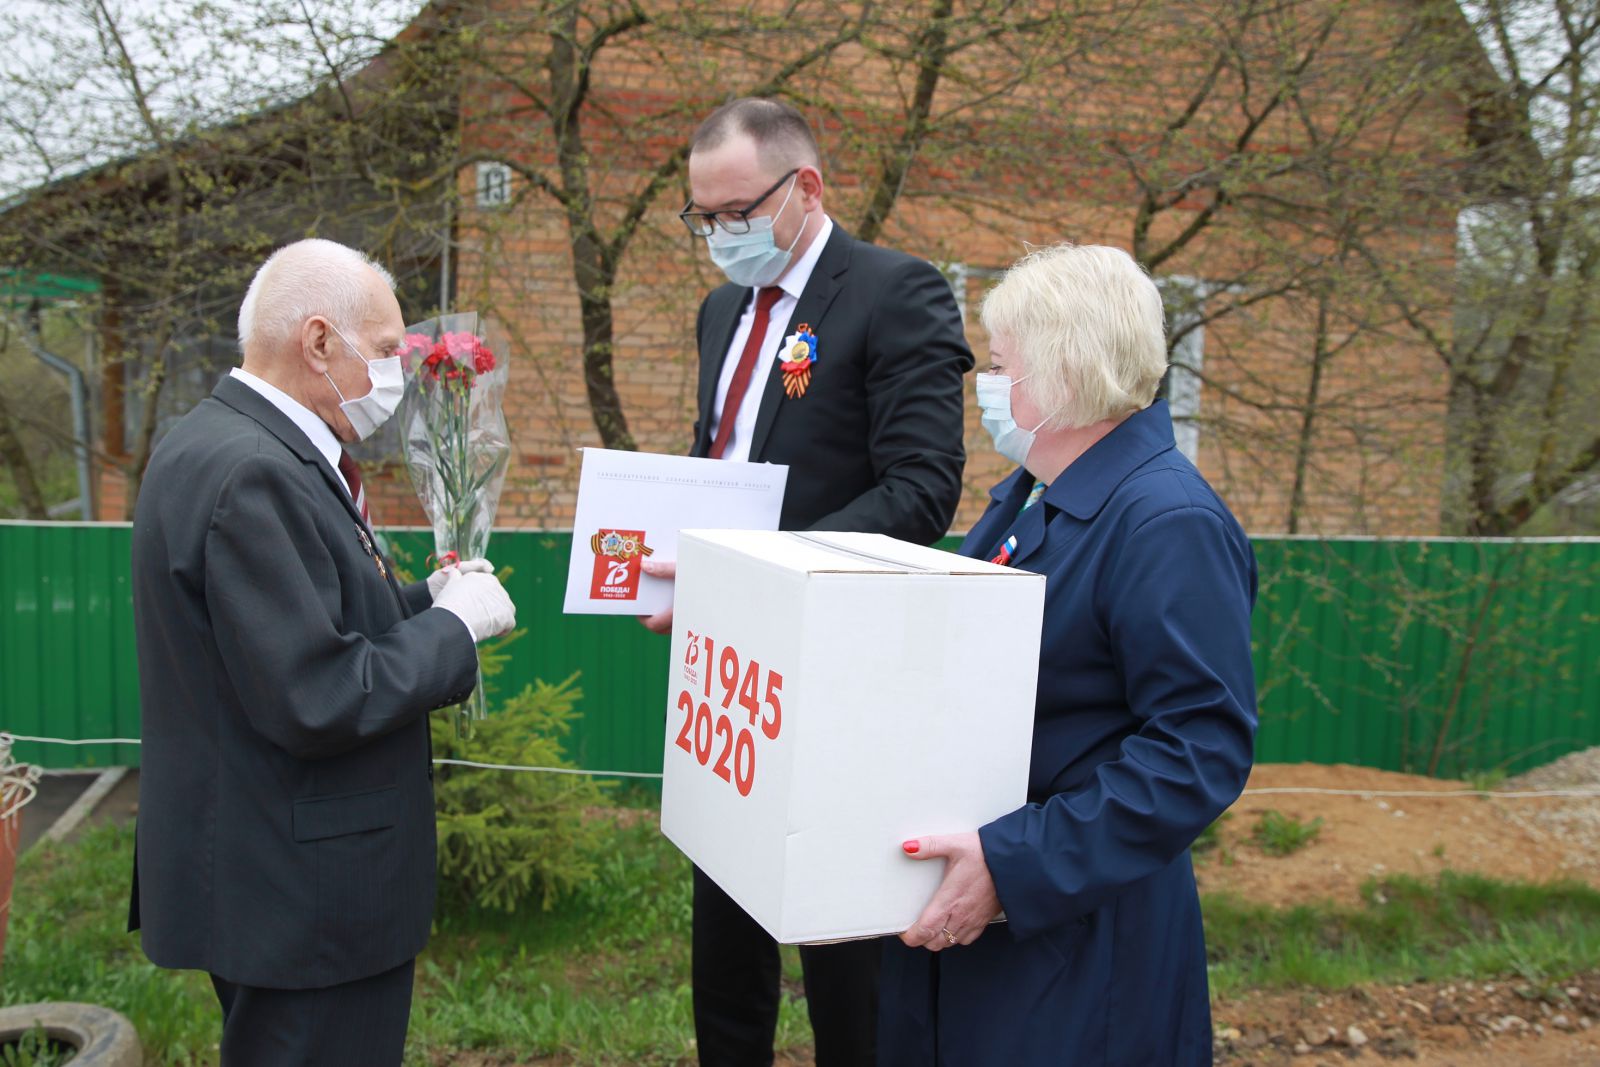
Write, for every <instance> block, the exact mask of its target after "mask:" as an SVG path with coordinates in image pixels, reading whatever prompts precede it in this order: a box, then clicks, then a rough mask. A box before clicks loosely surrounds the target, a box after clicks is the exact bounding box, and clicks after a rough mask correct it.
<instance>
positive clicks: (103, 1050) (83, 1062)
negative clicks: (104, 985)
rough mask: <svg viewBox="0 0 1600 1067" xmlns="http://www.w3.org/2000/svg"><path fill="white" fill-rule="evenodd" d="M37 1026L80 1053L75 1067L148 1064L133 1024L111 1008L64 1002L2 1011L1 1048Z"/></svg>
mask: <svg viewBox="0 0 1600 1067" xmlns="http://www.w3.org/2000/svg"><path fill="white" fill-rule="evenodd" d="M37 1027H43V1028H44V1032H45V1033H46V1034H47V1035H48V1036H49V1037H50V1038H51V1040H53V1041H59V1042H61V1043H62V1044H64V1045H70V1046H72V1047H73V1048H74V1049H76V1050H77V1055H76V1056H75V1057H74V1058H73V1060H72V1067H140V1064H141V1063H143V1062H144V1052H143V1050H142V1049H140V1047H139V1035H138V1033H137V1032H136V1031H135V1030H134V1029H133V1024H132V1023H130V1022H129V1021H128V1020H127V1019H125V1018H123V1017H122V1016H121V1015H118V1014H117V1013H116V1012H114V1011H112V1010H111V1009H110V1008H102V1007H100V1006H99V1005H98V1004H69V1003H64V1002H63V1003H46V1004H19V1005H17V1006H16V1007H14V1008H0V1045H3V1044H5V1043H6V1042H9V1041H18V1040H20V1039H21V1038H22V1036H23V1035H24V1034H26V1033H28V1031H30V1030H33V1029H35V1028H37Z"/></svg>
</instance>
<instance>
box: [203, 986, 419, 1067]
mask: <svg viewBox="0 0 1600 1067" xmlns="http://www.w3.org/2000/svg"><path fill="white" fill-rule="evenodd" d="M415 970H416V960H408V961H407V962H405V963H403V964H401V965H400V966H398V967H396V968H395V969H394V970H392V971H384V972H383V973H382V974H375V975H373V976H372V977H371V978H360V979H357V980H356V981H354V982H346V983H344V984H343V985H335V986H328V987H326V988H324V989H263V988H261V987H259V986H247V985H236V984H235V983H233V982H229V981H227V980H226V979H223V978H218V977H217V976H216V975H212V976H211V985H212V986H213V987H214V988H215V989H216V991H217V1000H219V1001H220V1002H221V1003H222V1067H398V1065H399V1063H400V1059H401V1056H402V1054H403V1053H404V1052H405V1045H406V1026H407V1025H408V1024H409V1023H410V1021H411V977H412V974H413V972H414V971H415Z"/></svg>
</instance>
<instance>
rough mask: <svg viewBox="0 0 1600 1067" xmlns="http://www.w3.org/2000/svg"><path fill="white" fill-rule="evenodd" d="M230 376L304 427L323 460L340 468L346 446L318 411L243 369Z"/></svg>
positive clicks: (345, 486)
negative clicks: (340, 460) (340, 456)
mask: <svg viewBox="0 0 1600 1067" xmlns="http://www.w3.org/2000/svg"><path fill="white" fill-rule="evenodd" d="M228 374H229V376H230V377H234V378H237V379H239V380H240V381H241V382H243V383H244V384H245V385H248V386H249V387H250V388H252V389H254V390H255V391H256V392H258V393H260V394H261V395H262V396H263V397H264V398H265V399H266V401H267V403H269V404H271V405H272V406H273V407H275V408H277V409H278V410H279V411H281V412H283V413H284V414H285V415H287V416H289V421H291V422H293V423H294V424H295V425H296V426H298V427H300V432H301V433H303V434H305V435H306V436H307V437H309V438H310V439H311V443H312V444H313V445H315V446H316V449H317V451H318V452H321V453H322V458H323V459H325V460H327V461H328V466H330V467H332V468H333V469H334V470H338V469H339V455H340V453H342V452H343V451H344V446H343V445H341V444H340V443H339V439H338V438H337V437H335V436H333V431H332V430H330V429H328V424H327V423H325V422H323V421H322V418H321V417H320V416H319V415H317V413H316V412H314V411H312V410H311V409H310V408H308V407H306V406H305V405H304V404H302V403H300V401H298V400H296V399H295V398H294V397H292V396H290V395H289V394H288V393H286V392H284V391H283V390H282V389H279V388H278V387H277V386H275V385H272V384H271V383H269V382H266V381H263V380H262V379H260V378H257V377H256V376H255V375H254V374H251V373H250V372H249V371H247V370H245V369H244V368H243V367H235V368H233V369H232V370H231V371H229V372H228ZM339 484H340V485H342V486H344V491H345V492H346V493H349V492H350V486H349V485H348V484H347V483H346V482H345V480H344V477H343V476H342V475H341V476H340V478H339Z"/></svg>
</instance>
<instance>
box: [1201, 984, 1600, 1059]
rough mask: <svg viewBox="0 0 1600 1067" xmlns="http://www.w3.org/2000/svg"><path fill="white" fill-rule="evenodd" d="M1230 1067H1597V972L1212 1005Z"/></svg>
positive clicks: (1270, 996)
mask: <svg viewBox="0 0 1600 1067" xmlns="http://www.w3.org/2000/svg"><path fill="white" fill-rule="evenodd" d="M1213 1018H1214V1020H1215V1032H1216V1062H1217V1063H1218V1064H1221V1065H1228V1067H1244V1065H1246V1064H1253V1065H1256V1067H1269V1065H1277V1064H1304V1065H1306V1067H1314V1065H1316V1064H1324V1065H1327V1067H1334V1065H1336V1064H1339V1065H1342V1064H1344V1063H1346V1062H1348V1061H1349V1060H1357V1061H1360V1062H1366V1063H1377V1062H1382V1061H1385V1060H1402V1061H1404V1062H1409V1063H1415V1064H1421V1065H1436V1067H1446V1065H1449V1067H1508V1065H1512V1064H1516V1065H1520V1067H1556V1065H1558V1064H1562V1065H1565V1064H1588V1065H1591V1067H1592V1065H1593V1064H1596V1063H1600V1025H1597V1023H1596V1020H1600V975H1593V974H1590V975H1582V976H1579V977H1577V978H1573V979H1570V980H1568V981H1567V982H1565V983H1563V984H1561V985H1559V986H1553V987H1549V988H1535V987H1532V986H1529V985H1528V984H1526V983H1521V982H1485V983H1474V982H1462V983H1456V984H1437V983H1425V982H1417V983H1413V984H1410V985H1398V986H1363V987H1360V988H1357V989H1351V990H1345V991H1342V992H1339V993H1314V992H1281V993H1251V994H1248V995H1246V996H1243V997H1239V998H1237V999H1233V1000H1218V1001H1217V1002H1216V1003H1215V1004H1214V1005H1213Z"/></svg>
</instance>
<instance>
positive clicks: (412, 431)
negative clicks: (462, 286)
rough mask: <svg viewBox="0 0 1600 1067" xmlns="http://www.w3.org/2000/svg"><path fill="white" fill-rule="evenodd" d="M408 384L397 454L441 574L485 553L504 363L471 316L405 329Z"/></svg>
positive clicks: (496, 495)
mask: <svg viewBox="0 0 1600 1067" xmlns="http://www.w3.org/2000/svg"><path fill="white" fill-rule="evenodd" d="M400 355H401V358H402V359H403V360H404V361H405V365H406V368H407V372H408V375H409V379H410V380H409V381H408V382H407V384H406V395H405V400H404V402H403V404H402V406H401V409H400V432H401V435H402V438H401V445H402V453H403V454H404V456H405V462H406V470H407V471H408V472H409V473H410V475H411V484H412V486H413V487H414V488H415V489H416V491H417V499H418V500H420V501H421V503H422V509H423V511H425V512H427V514H428V520H429V522H430V523H431V524H432V526H433V545H434V556H435V560H436V562H437V564H438V565H439V566H441V567H443V566H449V565H450V564H451V563H454V562H456V561H457V560H463V559H477V558H480V557H483V556H486V555H487V554H488V551H489V531H490V529H491V527H493V525H494V514H495V509H496V508H497V507H498V506H499V504H500V489H501V486H502V485H504V483H505V476H506V465H507V462H508V461H509V459H510V457H511V440H510V436H509V434H508V433H507V431H506V419H505V412H504V411H503V409H502V407H501V401H502V399H503V397H504V394H505V387H506V364H505V359H504V358H503V356H497V355H495V353H494V351H493V350H492V349H491V348H490V347H489V345H488V343H487V341H486V340H485V330H484V324H483V322H482V320H481V319H480V317H479V315H478V314H477V313H476V312H462V313H459V314H454V315H441V316H440V317H438V318H436V319H429V320H428V321H426V322H423V323H419V324H417V325H415V326H410V327H407V329H406V338H405V345H404V347H403V348H402V349H401V353H400ZM485 709H486V704H485V701H484V694H483V678H482V676H481V675H480V677H479V678H478V685H477V686H476V687H475V688H474V689H473V691H472V696H471V697H469V698H468V699H467V702H466V703H465V704H463V705H461V708H460V709H459V714H458V716H457V719H456V727H457V732H458V734H459V735H461V736H463V737H466V736H470V735H471V732H472V724H473V723H474V722H476V721H479V720H481V719H482V718H483V717H484V714H485Z"/></svg>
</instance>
